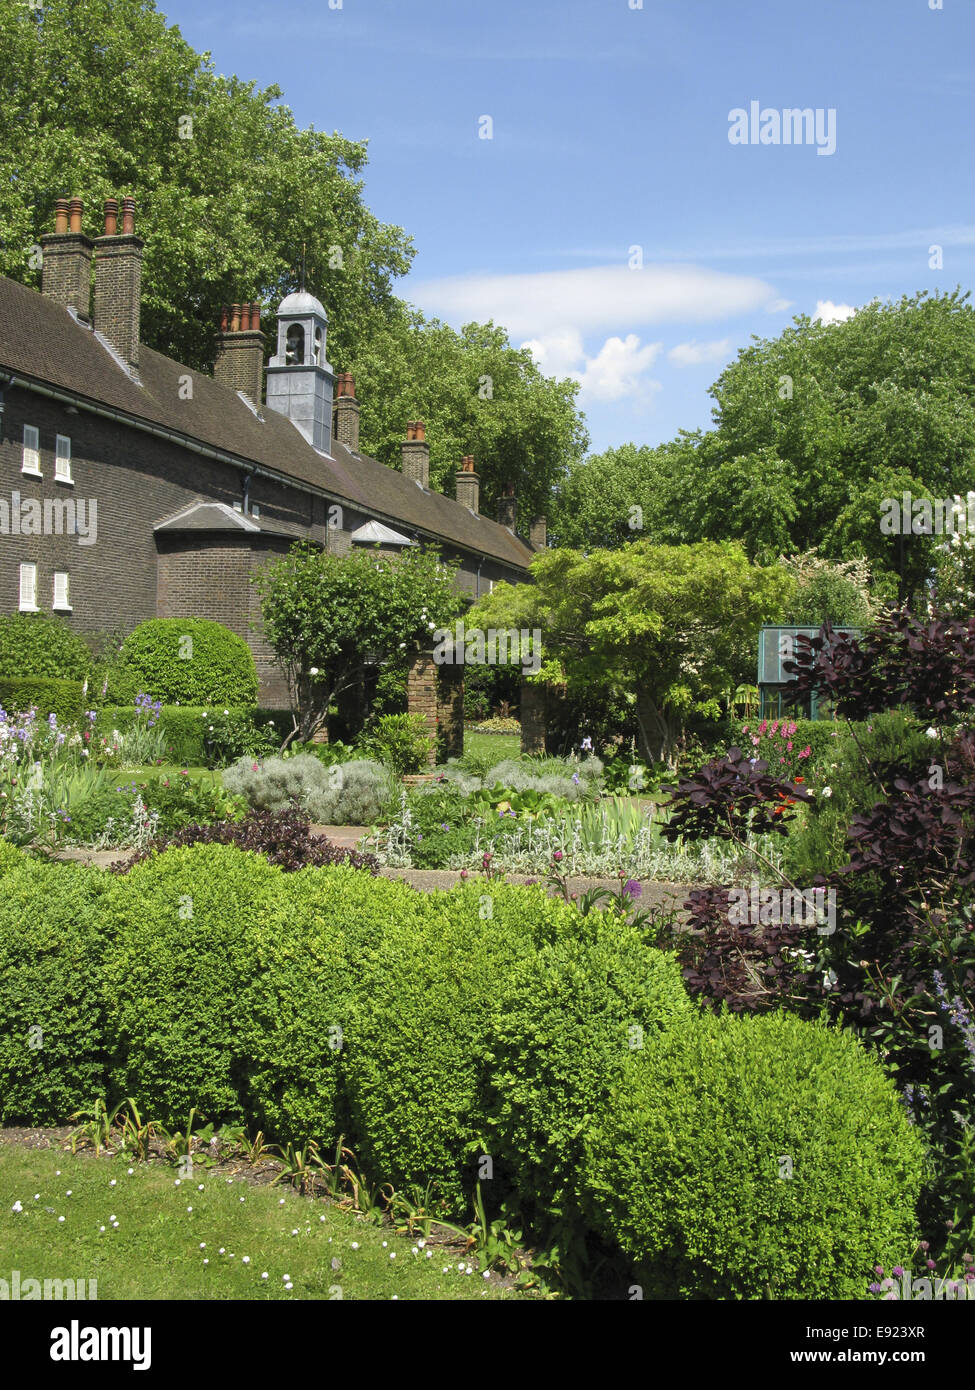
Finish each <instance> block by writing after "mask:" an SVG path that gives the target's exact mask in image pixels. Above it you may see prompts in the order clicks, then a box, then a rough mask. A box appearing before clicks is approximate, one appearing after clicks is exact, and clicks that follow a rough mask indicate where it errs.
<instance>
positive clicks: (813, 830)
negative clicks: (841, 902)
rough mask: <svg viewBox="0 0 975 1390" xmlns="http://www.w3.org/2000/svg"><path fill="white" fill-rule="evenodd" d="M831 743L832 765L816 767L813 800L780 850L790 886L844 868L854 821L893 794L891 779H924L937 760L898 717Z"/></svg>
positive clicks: (917, 730)
mask: <svg viewBox="0 0 975 1390" xmlns="http://www.w3.org/2000/svg"><path fill="white" fill-rule="evenodd" d="M833 742H834V749H835V751H834V756H833V758H832V760H830V761H827V760H826V758H825V757H824V758H823V759H822V761H821V763H820V769H819V776H818V778H817V788H816V796H815V799H814V801H813V802H811V803H810V804H809V805H808V807H807V808H806V810H805V813H804V814H803V816H802V818H801V819H800V821H799V822H797V824H796V826H795V828H794V829H793V830H792V832H791V834H790V835H789V838H788V840H787V842H786V845H785V849H784V853H783V868H784V870H785V872H786V873H787V874H788V875H789V876H790V877H791V878H793V880H794V881H799V880H801V881H802V882H803V883H811V882H812V880H813V878H814V877H815V876H816V875H817V874H829V873H832V872H833V871H834V870H836V869H839V868H840V867H841V866H842V865H844V864H846V863H847V862H848V861H849V857H850V856H849V845H848V844H847V840H846V835H847V831H848V830H849V828H850V826H851V824H852V822H853V817H854V816H855V815H859V814H865V813H866V812H868V811H869V810H870V809H871V807H873V806H875V805H876V804H877V803H878V802H880V801H882V800H884V791H883V788H884V787H887V788H889V789H890V790H891V791H893V785H894V779H895V778H897V777H906V778H908V779H909V780H911V781H916V780H917V779H919V778H921V777H922V776H926V775H927V772H928V768H929V766H930V764H931V763H932V761H935V762H937V759H938V756H939V755H936V754H935V753H934V752H933V745H932V741H931V740H930V739H929V738H928V737H927V736H926V734H925V732H924V730H923V728H922V727H921V726H920V724H919V723H918V722H917V721H916V720H914V719H912V718H910V717H909V716H907V715H904V714H899V713H895V714H878V715H877V716H876V717H875V718H874V719H872V720H871V721H870V722H869V723H864V724H860V725H857V726H856V737H855V739H854V738H851V737H849V736H846V737H843V738H841V739H840V740H834V741H833ZM810 761H811V760H810ZM878 779H879V783H880V785H878Z"/></svg>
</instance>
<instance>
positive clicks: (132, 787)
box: [64, 774, 242, 845]
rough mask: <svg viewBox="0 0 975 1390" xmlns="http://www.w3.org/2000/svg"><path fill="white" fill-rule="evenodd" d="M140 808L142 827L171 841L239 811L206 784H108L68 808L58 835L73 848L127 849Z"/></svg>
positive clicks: (178, 779)
mask: <svg viewBox="0 0 975 1390" xmlns="http://www.w3.org/2000/svg"><path fill="white" fill-rule="evenodd" d="M140 798H141V801H142V805H143V807H144V811H145V814H144V817H143V819H142V822H141V824H142V827H143V828H144V829H146V830H150V829H151V830H152V831H153V833H155V834H158V835H171V834H173V833H175V832H176V831H177V830H181V829H182V828H183V827H184V826H188V825H193V824H199V823H201V822H213V821H221V820H224V819H225V818H226V817H228V816H232V815H234V814H235V813H236V814H239V813H240V810H241V809H242V808H241V806H240V804H239V802H238V800H237V798H235V797H233V796H231V795H230V794H229V793H228V792H227V791H226V790H225V789H224V788H223V787H221V786H220V785H219V783H217V782H214V781H212V780H209V779H208V778H195V777H189V776H185V775H182V774H180V775H177V776H173V777H149V778H145V779H143V780H140V781H138V782H137V781H134V780H130V781H127V782H126V781H120V782H110V783H109V784H108V785H107V786H103V787H99V788H97V789H96V790H95V791H92V792H91V793H90V794H89V795H88V796H86V797H85V798H84V800H83V801H81V803H80V804H79V805H77V806H75V807H73V808H72V811H71V815H70V816H69V817H68V820H67V822H66V823H65V829H64V834H65V837H66V838H67V839H69V840H72V841H74V842H75V843H77V844H82V845H85V844H93V843H94V842H95V841H98V840H101V839H103V838H105V837H107V838H108V839H109V840H110V841H111V842H112V843H115V844H127V843H130V842H131V841H132V839H133V838H138V835H137V833H136V832H137V830H138V825H137V823H136V820H135V816H136V802H137V800H138V799H140Z"/></svg>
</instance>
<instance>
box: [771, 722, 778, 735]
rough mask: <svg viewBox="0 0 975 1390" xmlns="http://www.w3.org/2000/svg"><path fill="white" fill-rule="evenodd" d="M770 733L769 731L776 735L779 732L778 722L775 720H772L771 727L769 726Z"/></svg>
mask: <svg viewBox="0 0 975 1390" xmlns="http://www.w3.org/2000/svg"><path fill="white" fill-rule="evenodd" d="M770 731H771V732H772V733H773V734H777V733H778V732H779V721H778V720H777V719H773V721H772V723H771V726H770Z"/></svg>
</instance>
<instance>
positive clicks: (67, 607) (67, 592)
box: [51, 570, 71, 613]
mask: <svg viewBox="0 0 975 1390" xmlns="http://www.w3.org/2000/svg"><path fill="white" fill-rule="evenodd" d="M59 579H63V580H64V592H63V594H62V595H61V602H60V603H59V602H58V580H59ZM53 583H54V595H53V599H52V601H51V607H52V608H53V609H54V611H55V613H70V612H71V575H70V574H69V573H68V571H67V570H55V571H54V581H53Z"/></svg>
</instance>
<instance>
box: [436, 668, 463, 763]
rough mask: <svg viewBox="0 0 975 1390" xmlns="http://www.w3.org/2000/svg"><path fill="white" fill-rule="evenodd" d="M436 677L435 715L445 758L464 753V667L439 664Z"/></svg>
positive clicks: (456, 756)
mask: <svg viewBox="0 0 975 1390" xmlns="http://www.w3.org/2000/svg"><path fill="white" fill-rule="evenodd" d="M437 675H438V679H437V716H438V718H439V720H440V737H441V739H442V741H443V754H444V757H445V758H460V757H462V756H463V753H464V668H463V666H460V665H458V666H441V667H439V668H438V673H437Z"/></svg>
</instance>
